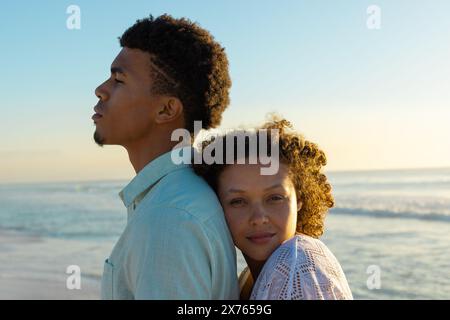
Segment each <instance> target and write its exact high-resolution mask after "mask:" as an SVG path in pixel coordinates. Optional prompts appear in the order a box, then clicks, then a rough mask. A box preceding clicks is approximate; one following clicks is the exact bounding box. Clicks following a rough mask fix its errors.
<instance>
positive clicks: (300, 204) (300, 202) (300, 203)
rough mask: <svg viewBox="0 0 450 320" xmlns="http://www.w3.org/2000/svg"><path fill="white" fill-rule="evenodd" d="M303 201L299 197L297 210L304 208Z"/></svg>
mask: <svg viewBox="0 0 450 320" xmlns="http://www.w3.org/2000/svg"><path fill="white" fill-rule="evenodd" d="M302 206H303V202H302V200H300V199H299V198H298V199H297V212H298V211H300V210H301V209H302Z"/></svg>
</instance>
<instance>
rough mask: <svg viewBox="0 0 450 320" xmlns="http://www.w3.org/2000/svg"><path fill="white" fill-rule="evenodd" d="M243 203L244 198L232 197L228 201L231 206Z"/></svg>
mask: <svg viewBox="0 0 450 320" xmlns="http://www.w3.org/2000/svg"><path fill="white" fill-rule="evenodd" d="M244 204H245V201H244V199H233V200H231V201H230V205H231V206H233V207H239V206H243V205H244Z"/></svg>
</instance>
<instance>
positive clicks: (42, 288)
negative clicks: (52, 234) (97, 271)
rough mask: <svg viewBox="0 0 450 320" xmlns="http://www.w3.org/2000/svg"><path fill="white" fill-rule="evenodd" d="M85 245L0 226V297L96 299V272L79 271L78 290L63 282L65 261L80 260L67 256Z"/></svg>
mask: <svg viewBox="0 0 450 320" xmlns="http://www.w3.org/2000/svg"><path fill="white" fill-rule="evenodd" d="M89 249H90V248H89V247H88V246H86V247H85V248H83V246H82V245H80V244H79V243H77V244H75V243H73V242H71V241H67V240H58V239H43V238H41V237H38V236H32V235H26V234H23V233H20V232H14V231H5V230H0V252H1V254H0V300H5V299H6V300H7V299H21V300H22V299H24V300H28V299H38V300H85V299H88V300H91V299H99V298H100V278H99V276H97V277H95V276H92V275H91V276H83V274H82V277H81V288H80V289H79V290H78V289H72V290H69V289H68V288H67V286H66V280H67V277H69V276H70V274H66V270H67V266H68V263H70V261H74V260H76V262H77V263H79V262H80V261H84V260H83V259H73V258H70V256H72V255H74V256H76V255H77V251H78V252H79V250H83V251H84V250H86V251H87V250H89ZM99 264H100V263H99ZM81 271H83V269H81Z"/></svg>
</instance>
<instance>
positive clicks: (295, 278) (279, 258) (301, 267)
mask: <svg viewBox="0 0 450 320" xmlns="http://www.w3.org/2000/svg"><path fill="white" fill-rule="evenodd" d="M291 128H292V126H291V125H290V123H289V122H288V121H287V120H284V119H283V120H277V119H273V120H271V121H269V122H268V123H266V124H265V125H264V126H262V127H261V128H259V129H257V130H256V137H257V140H258V144H257V145H258V146H260V144H259V142H260V141H259V140H261V139H267V141H266V142H269V141H273V140H271V139H273V138H274V136H272V135H271V132H273V131H270V132H269V130H270V129H272V130H277V132H278V137H279V143H278V144H277V145H276V147H277V148H278V154H279V169H278V171H277V173H276V174H272V175H262V174H261V169H262V168H263V167H264V166H266V165H263V164H262V163H261V161H259V160H260V159H259V158H258V161H257V163H255V164H250V163H249V161H246V162H245V164H238V162H237V160H238V158H237V155H236V154H237V152H236V150H237V147H236V144H234V146H233V148H234V152H233V154H234V160H235V161H234V162H233V163H232V164H224V163H226V161H225V160H226V159H225V155H226V152H227V150H226V148H227V143H225V141H226V140H227V137H232V136H236V135H237V134H238V133H239V132H238V131H234V132H230V133H227V134H226V135H223V136H218V137H215V138H214V139H211V140H209V141H206V142H204V143H203V148H205V147H207V146H209V145H211V144H213V143H214V144H215V147H216V148H218V147H219V148H221V150H220V151H221V153H220V154H221V157H223V159H221V161H217V162H216V163H213V164H211V165H207V164H205V163H203V164H201V165H194V170H195V171H196V172H197V174H199V175H201V176H202V177H203V178H205V179H206V181H208V183H209V184H210V185H211V187H212V188H213V189H214V190H215V191H216V193H217V195H218V197H219V200H220V202H221V204H222V206H223V209H224V212H225V218H226V221H227V224H228V227H229V229H230V232H231V235H232V237H233V241H234V243H235V245H236V246H237V247H238V248H239V249H240V250H241V251H242V253H243V256H244V258H245V260H246V262H247V265H248V268H246V269H245V270H244V271H243V272H242V273H241V275H240V277H239V282H240V286H241V299H256V300H262V299H274V300H275V299H352V298H353V297H352V294H351V291H350V288H349V286H348V283H347V280H346V278H345V275H344V273H343V271H342V268H341V267H340V265H339V262H338V261H337V260H336V258H335V257H334V255H333V254H332V253H331V252H330V250H328V248H327V247H326V246H325V245H324V244H323V243H322V242H321V241H320V240H318V238H319V237H320V236H321V235H322V233H323V225H324V218H325V214H326V212H327V211H328V209H329V208H331V207H332V206H333V205H334V201H333V197H332V195H331V186H330V184H329V183H328V181H327V178H326V176H325V175H324V174H322V173H321V172H320V170H321V168H322V166H324V165H325V164H326V157H325V154H324V153H323V152H322V151H321V150H320V149H319V148H318V146H317V145H316V144H314V143H311V142H309V141H305V140H304V139H303V137H302V136H300V135H299V134H297V133H295V132H293V131H292V130H290V129H291ZM263 131H266V132H267V133H269V134H268V135H265V136H264V135H259V133H261V132H263ZM241 132H242V131H241ZM233 139H234V138H233ZM234 141H236V139H235V140H234ZM219 142H220V143H219ZM258 148H259V147H258ZM272 148H274V146H273V145H269V146H268V149H267V151H268V154H267V155H268V156H269V155H272V154H276V153H274V152H275V151H276V150H272ZM210 149H211V148H210ZM216 150H217V149H216ZM251 150H253V151H254V149H252V148H251V147H250V141H249V139H247V140H245V155H244V157H245V159H244V160H248V159H249V155H250V152H251ZM229 151H231V150H229ZM258 151H259V149H258ZM217 154H219V153H217ZM257 154H258V155H259V153H257ZM216 156H217V155H216ZM241 160H242V159H241ZM242 162H243V161H241V162H239V163H242ZM221 163H222V164H221ZM254 279H256V281H254Z"/></svg>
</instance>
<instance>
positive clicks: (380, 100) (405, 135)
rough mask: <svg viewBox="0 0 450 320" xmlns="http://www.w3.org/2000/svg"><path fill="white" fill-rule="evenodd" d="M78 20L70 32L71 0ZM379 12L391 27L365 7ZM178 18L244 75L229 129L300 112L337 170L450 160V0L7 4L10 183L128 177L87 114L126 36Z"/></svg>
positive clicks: (228, 116) (6, 171) (0, 130)
mask: <svg viewBox="0 0 450 320" xmlns="http://www.w3.org/2000/svg"><path fill="white" fill-rule="evenodd" d="M71 4H75V5H78V6H79V7H80V9H81V29H80V30H69V29H67V28H66V20H67V18H68V16H69V15H68V14H67V13H66V9H67V7H68V6H69V5H71ZM371 4H376V5H378V6H379V7H380V9H381V29H379V30H369V29H368V28H367V26H366V20H367V18H368V15H367V13H366V9H367V7H368V6H369V5H371ZM163 13H169V14H171V15H173V16H175V17H187V18H189V19H191V20H194V21H197V22H198V23H199V24H200V25H201V26H203V27H204V28H206V29H208V30H210V32H211V33H212V34H213V35H214V36H215V38H216V39H217V40H218V41H219V42H220V43H221V44H222V45H223V46H225V48H226V52H227V54H228V57H229V61H230V72H231V77H232V81H233V87H232V92H231V105H230V107H229V108H228V109H227V111H226V112H225V114H224V120H223V122H222V127H224V128H228V127H233V126H237V125H241V124H258V123H260V122H261V121H263V120H264V116H265V114H266V113H267V112H271V111H277V112H278V113H280V114H281V115H283V116H285V117H287V118H288V119H289V120H291V121H292V122H293V123H294V125H295V126H296V128H297V129H298V130H300V131H301V132H303V133H304V134H305V135H306V137H307V138H310V139H311V140H313V141H315V142H317V143H319V144H320V145H321V146H322V147H323V149H325V151H326V153H327V155H328V159H329V165H328V167H329V169H331V170H351V169H377V168H380V169H385V168H413V167H441V166H450V148H449V147H450V143H449V140H450V126H449V123H450V105H449V104H450V62H449V57H450V19H448V15H449V13H450V1H446V0H441V1H439V0H433V1H425V0H420V1H419V0H417V1H412V0H408V1H407V0H403V1H400V0H389V1H365V0H353V1H352V0H346V1H344V0H343V1H326V0H314V1H312V0H311V1H300V0H293V1H274V0H273V1H261V0H259V1H253V0H245V1H236V0H232V1H225V0H223V1H169V0H164V1H130V2H128V3H125V2H123V1H33V2H31V1H14V2H13V1H9V2H7V3H2V10H1V11H0V24H1V27H0V39H1V42H2V50H1V51H0V59H1V61H2V71H3V76H2V80H1V91H0V92H1V102H0V112H1V120H0V124H1V126H0V137H1V140H0V182H7V181H38V180H44V181H47V180H70V179H77V180H79V179H81V180H84V179H115V178H125V179H128V178H129V177H131V176H132V175H133V172H132V170H131V165H129V163H128V160H127V155H126V153H125V151H124V150H123V149H121V148H120V147H116V146H112V147H110V146H108V147H105V148H103V149H101V148H98V147H97V146H96V145H95V144H94V142H93V140H92V133H93V131H94V126H93V124H92V121H91V120H90V117H91V115H92V113H93V112H92V108H93V106H94V105H95V104H96V101H97V99H96V97H95V96H94V89H95V87H96V86H97V85H98V84H99V83H101V82H102V81H103V80H104V79H105V78H106V77H107V76H108V75H109V67H110V64H111V62H112V60H113V59H114V57H115V56H116V54H117V53H118V52H119V50H120V47H119V44H118V40H117V37H118V36H120V35H121V34H122V33H123V31H124V30H125V29H126V28H127V27H129V26H131V25H132V24H133V23H134V22H135V20H136V19H138V18H142V17H145V16H148V15H149V14H153V15H154V16H158V15H160V14H163Z"/></svg>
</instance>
